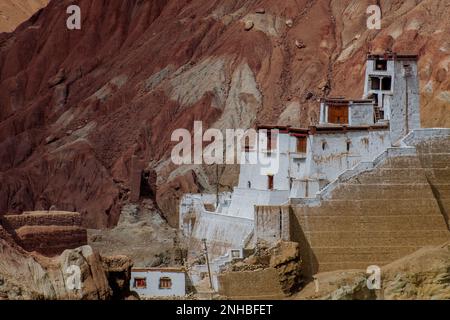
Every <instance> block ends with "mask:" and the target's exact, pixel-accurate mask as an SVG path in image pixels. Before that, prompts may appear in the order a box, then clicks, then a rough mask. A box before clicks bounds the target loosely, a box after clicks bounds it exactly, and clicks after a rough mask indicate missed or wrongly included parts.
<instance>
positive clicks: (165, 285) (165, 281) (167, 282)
mask: <svg viewBox="0 0 450 320" xmlns="http://www.w3.org/2000/svg"><path fill="white" fill-rule="evenodd" d="M159 288H160V289H170V288H172V279H170V278H169V277H162V278H160V279H159Z"/></svg>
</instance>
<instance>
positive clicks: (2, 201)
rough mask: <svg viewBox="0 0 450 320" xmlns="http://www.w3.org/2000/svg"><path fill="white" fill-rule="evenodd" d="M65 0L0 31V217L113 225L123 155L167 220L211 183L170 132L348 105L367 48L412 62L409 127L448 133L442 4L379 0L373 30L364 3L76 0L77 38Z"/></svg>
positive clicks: (302, 115) (123, 177) (123, 195)
mask: <svg viewBox="0 0 450 320" xmlns="http://www.w3.org/2000/svg"><path fill="white" fill-rule="evenodd" d="M72 2H73V1H68V0H61V1H52V2H51V3H50V4H49V5H48V6H47V7H46V8H45V9H44V10H42V11H41V12H40V14H39V15H35V16H34V17H33V18H32V19H31V20H29V21H28V22H26V23H25V24H23V25H21V26H20V27H19V28H18V29H17V30H16V31H15V32H14V33H12V34H2V35H0V105H1V106H2V107H1V109H0V180H1V181H2V183H1V185H0V212H2V213H4V212H8V211H9V212H21V211H24V210H39V209H48V208H49V207H51V206H56V207H57V208H58V209H59V210H68V211H78V212H81V213H82V214H83V217H84V224H85V225H86V226H88V227H93V228H102V227H108V226H113V225H115V224H116V223H117V222H118V219H119V214H120V208H121V205H122V204H123V203H125V202H127V201H128V197H129V188H130V181H129V172H130V171H131V164H130V163H131V161H130V159H131V156H132V155H136V156H138V157H139V158H141V159H142V160H144V163H145V164H146V166H147V169H148V170H149V172H151V173H154V176H157V179H155V180H154V181H152V182H151V183H150V185H149V188H150V189H151V192H149V193H148V195H149V196H152V197H155V198H156V200H157V203H158V205H159V207H160V209H162V211H163V212H164V213H165V215H166V217H167V219H168V220H169V222H170V223H171V224H172V225H175V224H176V222H177V216H176V210H177V205H178V203H177V200H178V199H179V197H180V195H181V194H183V193H184V192H190V191H191V192H198V191H203V190H207V189H212V188H213V186H211V184H212V185H214V184H215V181H208V178H207V177H208V176H214V175H213V174H208V172H209V171H208V170H212V169H210V168H203V167H199V166H192V167H188V166H186V167H182V168H178V167H176V166H175V165H173V164H172V163H171V162H170V161H169V160H168V156H169V154H170V150H171V143H170V136H171V133H172V131H173V130H174V129H176V128H188V129H191V128H192V125H193V121H194V120H202V121H203V124H204V127H208V126H214V127H218V128H233V127H243V128H246V127H249V126H253V125H254V124H255V123H262V122H265V123H267V122H271V123H276V122H282V123H285V124H292V125H307V124H309V123H311V122H313V121H315V120H316V119H317V115H318V104H317V101H316V99H315V98H318V97H320V96H322V95H324V94H330V95H343V94H345V95H349V96H357V97H359V96H360V95H361V93H362V85H363V84H362V79H363V75H364V64H363V63H364V60H365V54H366V52H367V51H368V50H380V49H383V50H384V49H393V50H397V51H400V52H403V53H418V54H419V55H420V78H421V90H422V102H423V104H422V110H423V124H424V125H425V126H449V125H450V117H449V116H448V114H449V113H448V104H449V99H450V93H449V84H450V81H449V77H448V68H449V61H450V43H449V40H448V39H449V38H450V37H449V33H450V22H449V20H448V16H449V13H450V4H449V3H448V1H446V0H424V1H421V2H417V1H415V0H403V1H400V0H395V1H392V0H381V1H379V2H380V4H381V7H382V10H383V12H384V16H383V21H382V30H379V31H378V30H368V29H367V28H366V17H367V16H366V14H365V11H366V8H367V6H368V5H369V4H371V3H374V2H375V1H369V0H363V1H361V0H342V1H325V0H297V1H294V0H286V1H274V0H259V1H257V0H253V1H244V0H230V1H226V2H223V1H219V0H214V1H206V0H196V1H187V0H181V1H180V0H155V1H150V0H147V1H141V0H128V1H122V0H110V1H91V0H79V1H78V4H79V5H80V7H81V10H82V30H80V31H69V30H67V29H66V28H65V21H66V17H67V14H66V8H67V6H68V5H69V4H72ZM258 8H263V9H264V10H258ZM262 11H264V13H261V12H262ZM249 20H251V21H252V23H247V24H248V25H252V24H253V27H252V28H251V29H250V30H245V22H247V21H249ZM289 20H291V21H289ZM290 25H292V26H290ZM222 170H223V169H221V173H222V180H221V184H222V185H224V187H226V186H229V185H232V184H233V179H232V178H230V177H233V176H235V175H236V172H230V170H229V169H226V170H225V171H224V172H222ZM231 171H233V170H231ZM231 173H234V175H233V174H231Z"/></svg>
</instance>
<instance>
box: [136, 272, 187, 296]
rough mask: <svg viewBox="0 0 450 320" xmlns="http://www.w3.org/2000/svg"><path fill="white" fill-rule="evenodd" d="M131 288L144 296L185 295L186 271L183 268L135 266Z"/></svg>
mask: <svg viewBox="0 0 450 320" xmlns="http://www.w3.org/2000/svg"><path fill="white" fill-rule="evenodd" d="M130 290H131V291H135V292H137V293H138V294H139V296H140V297H142V298H153V297H183V296H185V295H186V272H185V270H184V269H181V268H133V269H132V270H131V280H130Z"/></svg>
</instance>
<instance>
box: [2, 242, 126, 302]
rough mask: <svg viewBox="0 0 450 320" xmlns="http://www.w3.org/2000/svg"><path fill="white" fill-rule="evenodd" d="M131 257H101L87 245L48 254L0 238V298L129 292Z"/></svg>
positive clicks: (105, 295) (89, 296)
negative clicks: (26, 248) (33, 251)
mask: <svg viewBox="0 0 450 320" xmlns="http://www.w3.org/2000/svg"><path fill="white" fill-rule="evenodd" d="M131 266H132V263H131V260H130V259H129V258H127V257H106V258H102V257H101V256H100V255H99V254H98V253H96V252H95V251H93V250H92V248H91V247H90V246H83V247H80V248H76V249H71V250H66V251H64V252H63V253H62V254H61V255H60V256H58V257H54V258H48V257H44V256H40V255H38V254H29V253H27V252H25V251H23V250H21V249H20V248H17V247H15V246H14V245H12V244H11V243H9V242H7V241H6V240H4V239H0V299H8V300H42V299H44V300H66V299H70V300H108V299H113V298H117V299H123V298H125V297H127V296H128V295H129V279H130V275H131Z"/></svg>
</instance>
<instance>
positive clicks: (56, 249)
mask: <svg viewBox="0 0 450 320" xmlns="http://www.w3.org/2000/svg"><path fill="white" fill-rule="evenodd" d="M1 223H2V225H3V227H4V228H5V229H6V230H7V231H8V234H9V235H10V237H11V238H13V239H14V240H15V242H16V243H17V244H19V245H20V246H21V247H22V248H23V249H25V250H27V251H36V252H39V253H41V254H44V255H48V256H52V255H58V254H60V253H62V252H63V251H64V250H66V249H74V248H77V247H80V246H83V245H86V244H87V230H86V229H85V228H83V227H82V226H81V215H80V214H79V213H74V212H52V211H37V212H25V213H23V214H22V215H9V216H3V217H2V218H1Z"/></svg>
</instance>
